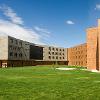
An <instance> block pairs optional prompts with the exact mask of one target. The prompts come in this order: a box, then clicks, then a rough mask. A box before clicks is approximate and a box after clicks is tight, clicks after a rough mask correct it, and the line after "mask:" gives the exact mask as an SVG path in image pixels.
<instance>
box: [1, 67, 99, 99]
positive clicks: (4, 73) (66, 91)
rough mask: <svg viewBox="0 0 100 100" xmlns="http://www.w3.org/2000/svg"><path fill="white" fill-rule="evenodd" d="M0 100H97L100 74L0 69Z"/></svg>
mask: <svg viewBox="0 0 100 100" xmlns="http://www.w3.org/2000/svg"><path fill="white" fill-rule="evenodd" d="M0 100H100V74H99V73H92V72H89V71H83V70H79V69H78V70H72V71H62V70H55V69H54V68H53V67H51V66H38V67H37V66H35V67H16V68H1V69H0Z"/></svg>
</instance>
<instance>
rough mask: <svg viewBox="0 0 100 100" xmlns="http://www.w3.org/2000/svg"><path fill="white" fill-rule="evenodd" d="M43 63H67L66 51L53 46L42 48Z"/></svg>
mask: <svg viewBox="0 0 100 100" xmlns="http://www.w3.org/2000/svg"><path fill="white" fill-rule="evenodd" d="M43 47H44V48H43V60H44V61H67V55H66V54H67V49H65V48H60V47H59V48H58V47H54V46H43Z"/></svg>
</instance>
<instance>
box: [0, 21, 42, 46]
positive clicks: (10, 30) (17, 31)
mask: <svg viewBox="0 0 100 100" xmlns="http://www.w3.org/2000/svg"><path fill="white" fill-rule="evenodd" d="M2 33H3V34H6V35H9V36H12V37H15V38H18V39H21V40H24V41H28V42H32V43H37V44H42V43H41V36H40V35H38V34H37V33H36V32H35V31H34V30H32V29H30V28H25V27H22V26H20V25H17V24H14V23H11V22H10V21H5V20H0V34H2Z"/></svg>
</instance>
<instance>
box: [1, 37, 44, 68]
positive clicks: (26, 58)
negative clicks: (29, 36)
mask: <svg viewBox="0 0 100 100" xmlns="http://www.w3.org/2000/svg"><path fill="white" fill-rule="evenodd" d="M0 44H1V45H0V66H1V67H7V66H12V67H13V66H29V65H35V62H34V61H35V59H40V60H41V59H42V58H41V55H43V47H39V46H36V45H35V44H32V43H29V42H26V41H22V40H20V39H16V38H13V37H10V36H7V35H3V36H0ZM40 48H41V50H42V53H41V52H39V50H40ZM33 49H35V52H34V50H33ZM37 51H38V52H37ZM34 53H36V54H37V55H38V56H35V55H34ZM33 55H34V56H33Z"/></svg>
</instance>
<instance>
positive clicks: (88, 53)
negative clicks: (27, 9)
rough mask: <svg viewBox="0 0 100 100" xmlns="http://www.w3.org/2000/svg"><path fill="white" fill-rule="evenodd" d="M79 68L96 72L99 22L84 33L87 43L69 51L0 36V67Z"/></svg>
mask: <svg viewBox="0 0 100 100" xmlns="http://www.w3.org/2000/svg"><path fill="white" fill-rule="evenodd" d="M55 63H58V64H63V65H70V66H83V67H87V69H88V70H98V71H100V19H99V20H98V26H97V27H93V28H88V29H87V42H86V43H84V44H80V45H77V46H74V47H71V48H60V47H53V46H46V45H36V44H33V43H29V42H26V41H22V40H20V39H16V38H13V37H10V36H6V35H2V36H0V66H1V67H8V66H33V65H48V64H55Z"/></svg>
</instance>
